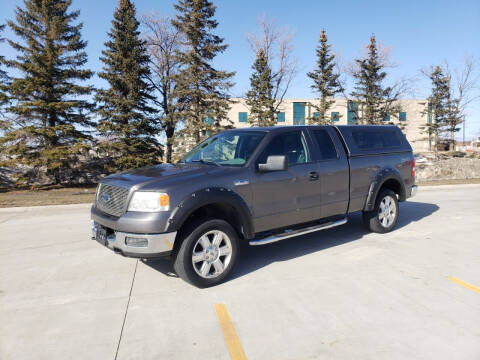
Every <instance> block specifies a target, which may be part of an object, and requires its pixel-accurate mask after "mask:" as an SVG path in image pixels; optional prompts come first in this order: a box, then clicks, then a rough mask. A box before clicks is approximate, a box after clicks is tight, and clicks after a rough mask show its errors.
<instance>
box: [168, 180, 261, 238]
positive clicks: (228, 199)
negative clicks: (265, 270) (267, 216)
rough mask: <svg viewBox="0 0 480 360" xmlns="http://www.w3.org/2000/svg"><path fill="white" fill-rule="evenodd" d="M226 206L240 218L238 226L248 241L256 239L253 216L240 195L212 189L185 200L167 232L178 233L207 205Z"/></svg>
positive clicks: (170, 220)
mask: <svg viewBox="0 0 480 360" xmlns="http://www.w3.org/2000/svg"><path fill="white" fill-rule="evenodd" d="M211 204H212V205H213V204H226V205H229V206H231V207H232V208H233V209H234V210H235V212H236V215H237V216H238V224H239V225H240V226H241V230H242V232H243V235H244V237H245V238H246V239H251V238H253V237H254V229H253V224H252V220H251V219H252V214H251V212H250V209H249V208H248V206H247V204H246V203H245V201H244V200H243V199H242V197H241V196H240V195H238V194H237V193H236V192H234V191H233V190H231V189H227V188H223V187H211V188H204V189H201V190H197V191H195V192H193V193H191V194H190V195H189V196H187V197H186V198H185V199H183V200H182V201H181V202H180V203H179V204H178V205H177V207H176V208H175V209H174V210H173V211H172V214H171V215H170V217H169V218H168V220H167V225H166V229H165V231H166V232H170V231H178V230H179V229H180V228H181V227H182V225H183V224H184V223H185V221H186V220H187V219H188V218H189V216H190V215H191V214H193V213H194V212H195V211H196V210H198V209H200V208H201V207H203V206H206V205H211Z"/></svg>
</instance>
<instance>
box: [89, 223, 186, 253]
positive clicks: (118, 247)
mask: <svg viewBox="0 0 480 360" xmlns="http://www.w3.org/2000/svg"><path fill="white" fill-rule="evenodd" d="M91 226H92V239H93V240H96V241H97V242H99V243H100V244H102V245H104V246H106V247H108V248H109V249H110V250H113V251H114V252H115V253H118V254H121V255H124V256H128V257H135V258H155V257H162V256H168V255H170V253H171V252H172V249H173V245H174V243H175V237H176V236H177V232H176V231H174V232H170V233H162V234H138V233H126V232H121V231H115V230H113V229H110V228H108V227H105V226H103V225H102V224H99V223H97V222H96V221H94V220H91ZM99 228H102V231H103V230H104V231H105V234H104V235H103V236H99ZM129 242H130V245H129ZM132 244H134V245H132Z"/></svg>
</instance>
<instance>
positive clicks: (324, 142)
mask: <svg viewBox="0 0 480 360" xmlns="http://www.w3.org/2000/svg"><path fill="white" fill-rule="evenodd" d="M313 135H314V136H315V139H316V140H317V144H318V149H319V150H320V156H321V159H320V160H331V159H336V158H337V149H335V145H334V144H333V141H332V138H331V137H330V135H329V134H328V132H327V130H314V131H313Z"/></svg>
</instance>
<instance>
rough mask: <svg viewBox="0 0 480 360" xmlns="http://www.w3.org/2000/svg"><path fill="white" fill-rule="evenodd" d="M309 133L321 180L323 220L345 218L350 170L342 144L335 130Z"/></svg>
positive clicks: (329, 129)
mask: <svg viewBox="0 0 480 360" xmlns="http://www.w3.org/2000/svg"><path fill="white" fill-rule="evenodd" d="M309 131H310V136H311V137H312V139H313V143H314V144H315V145H314V146H315V149H314V150H315V151H314V153H313V156H314V159H315V165H316V172H317V173H318V176H319V178H320V186H321V193H320V197H321V199H320V201H321V211H320V214H321V217H322V218H325V217H329V216H334V215H342V214H345V213H346V212H347V209H348V202H349V186H350V169H349V164H348V159H347V154H346V153H345V150H344V148H343V144H342V142H341V141H340V139H339V137H338V134H337V133H336V132H335V130H334V129H333V128H332V127H328V126H325V127H322V126H318V127H311V128H310V129H309Z"/></svg>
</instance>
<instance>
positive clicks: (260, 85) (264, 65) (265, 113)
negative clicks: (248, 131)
mask: <svg viewBox="0 0 480 360" xmlns="http://www.w3.org/2000/svg"><path fill="white" fill-rule="evenodd" d="M252 69H253V73H252V75H251V76H250V90H249V91H248V92H247V94H246V95H247V96H246V104H247V105H248V106H249V108H250V114H249V117H248V122H249V123H250V124H252V125H254V126H274V125H275V122H276V119H275V99H274V98H273V95H272V92H273V86H272V70H271V69H270V67H269V66H268V62H267V57H266V56H265V53H264V52H263V50H262V49H260V50H259V51H258V53H257V57H256V59H255V62H254V64H253V66H252Z"/></svg>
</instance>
